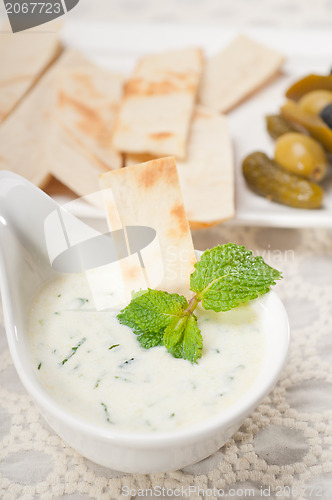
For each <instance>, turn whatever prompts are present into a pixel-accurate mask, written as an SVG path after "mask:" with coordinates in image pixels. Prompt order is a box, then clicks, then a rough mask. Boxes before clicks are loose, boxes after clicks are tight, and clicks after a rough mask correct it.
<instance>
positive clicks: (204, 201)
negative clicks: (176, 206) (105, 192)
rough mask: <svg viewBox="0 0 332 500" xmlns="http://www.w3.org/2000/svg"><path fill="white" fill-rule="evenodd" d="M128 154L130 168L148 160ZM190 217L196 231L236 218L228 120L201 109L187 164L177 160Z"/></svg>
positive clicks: (185, 203)
mask: <svg viewBox="0 0 332 500" xmlns="http://www.w3.org/2000/svg"><path fill="white" fill-rule="evenodd" d="M149 159H151V158H149V157H147V156H146V155H127V156H126V158H125V162H126V165H132V164H133V163H135V162H136V163H137V162H138V161H147V160H149ZM177 169H178V174H179V180H180V186H181V190H182V194H183V201H184V206H185V210H186V214H187V218H188V220H189V223H190V227H191V228H192V229H200V228H206V227H210V226H214V225H216V224H219V223H220V222H223V221H226V220H228V219H231V218H232V217H234V212H235V208H234V159H233V151H232V143H231V137H230V133H229V130H228V124H227V119H226V117H225V116H222V115H220V114H219V113H217V112H215V111H211V110H210V109H207V108H204V107H202V106H198V107H197V108H196V110H195V112H194V116H193V122H192V127H191V132H190V136H189V142H188V155H187V160H186V161H183V162H181V161H177Z"/></svg>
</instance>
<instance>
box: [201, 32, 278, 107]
mask: <svg viewBox="0 0 332 500" xmlns="http://www.w3.org/2000/svg"><path fill="white" fill-rule="evenodd" d="M283 60H284V57H283V56H282V55H281V54H279V52H276V51H275V50H272V49H270V48H268V47H265V46H264V45H262V44H260V43H258V42H256V41H255V40H252V39H251V38H248V37H247V36H244V35H240V36H238V37H237V38H236V39H235V40H234V41H233V42H232V43H231V44H230V45H229V46H228V47H226V48H225V49H224V50H222V51H221V52H219V53H218V54H216V55H215V56H214V57H212V58H211V59H210V60H209V61H207V64H206V69H205V73H204V75H203V79H202V85H201V89H200V102H201V103H202V104H203V105H204V106H207V107H209V108H211V109H214V110H216V111H220V112H223V113H225V112H227V111H229V110H231V109H232V108H234V107H235V106H236V105H237V104H239V103H240V102H241V101H243V100H244V99H245V98H247V97H248V96H250V95H251V94H252V93H254V92H255V91H256V90H258V89H259V88H261V87H262V86H263V85H264V84H266V83H267V82H268V81H270V79H271V78H272V77H273V76H276V75H277V73H278V71H279V69H280V67H281V65H282V63H283Z"/></svg>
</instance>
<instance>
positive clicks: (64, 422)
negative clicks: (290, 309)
mask: <svg viewBox="0 0 332 500" xmlns="http://www.w3.org/2000/svg"><path fill="white" fill-rule="evenodd" d="M55 208H57V204H56V202H55V201H54V200H52V199H51V198H50V197H48V196H47V195H46V194H45V193H43V192H42V191H41V190H39V189H38V188H36V187H35V186H33V185H32V184H30V183H29V182H28V181H26V180H25V179H23V178H22V177H19V176H18V175H15V174H13V173H10V172H6V171H2V172H0V270H1V291H2V301H3V308H4V319H5V326H6V331H7V337H8V343H9V347H10V352H11V355H12V358H13V361H14V365H15V367H16V370H17V372H18V374H19V376H20V378H21V381H22V383H23V384H24V386H25V388H26V390H27V391H28V393H29V394H30V395H31V397H32V398H33V399H34V400H35V402H36V404H37V405H38V407H39V409H40V411H41V413H42V415H43V416H44V417H45V419H46V420H47V422H48V423H49V425H50V426H51V427H52V428H53V429H54V430H55V432H56V433H57V434H59V436H61V437H62V438H63V439H64V441H66V442H67V443H68V444H69V445H70V446H72V447H73V448H74V449H75V450H77V451H78V452H79V453H81V454H82V455H84V456H85V457H87V458H89V459H90V460H92V461H94V462H96V463H98V464H101V465H103V466H105V467H110V468H112V469H116V470H120V471H124V472H129V473H152V472H166V471H171V470H172V471H174V470H177V469H179V468H181V467H184V466H187V465H189V464H193V463H195V462H198V461H200V460H202V459H204V458H206V457H207V456H209V455H211V454H212V453H214V452H215V451H216V450H218V449H219V448H220V447H221V446H223V445H224V444H225V443H226V441H227V440H228V439H229V438H230V437H231V436H232V434H233V433H234V432H235V431H236V430H237V429H238V428H239V426H240V425H241V423H242V421H243V420H244V418H245V417H247V416H248V415H249V414H250V412H251V411H253V409H254V408H255V407H256V406H257V405H258V404H259V403H260V401H261V400H262V399H263V398H264V397H265V396H266V395H267V394H268V393H269V392H270V391H271V389H272V388H273V387H274V385H275V383H276V381H277V379H278V377H279V375H280V372H281V370H282V368H283V366H284V363H285V361H286V358H287V352H288V345H289V326H288V319H287V314H286V311H285V309H284V306H283V304H282V303H281V301H280V299H279V298H278V296H277V295H276V294H275V292H272V291H271V292H269V293H268V294H267V295H265V296H264V298H263V305H264V308H263V325H264V328H265V329H266V331H267V348H266V353H265V359H264V361H263V366H262V369H261V372H260V374H259V376H258V378H257V379H256V381H255V383H254V384H253V386H252V387H251V388H250V390H249V391H248V392H247V393H246V394H245V395H244V397H243V398H241V399H240V400H239V401H237V402H236V403H235V404H234V405H233V406H231V407H230V408H228V409H227V410H225V411H224V412H223V413H222V414H217V415H215V416H214V417H213V418H211V419H209V420H206V421H203V422H201V423H200V424H197V425H195V426H193V427H190V428H188V429H184V430H179V431H174V432H164V433H162V432H158V433H157V432H156V433H149V434H138V433H129V432H128V433H124V432H114V431H111V430H108V429H105V428H100V427H98V426H96V425H93V424H90V423H87V422H85V421H83V420H80V419H79V418H77V417H75V416H73V415H71V414H70V413H69V412H68V411H66V410H65V409H63V408H62V407H60V406H59V405H58V404H57V403H56V402H55V401H54V400H53V399H52V398H51V397H50V396H49V394H47V393H46V391H45V390H44V389H43V388H42V386H41V385H40V383H39V381H38V380H37V378H36V376H35V374H34V372H33V367H32V363H31V359H30V353H29V345H28V330H27V323H28V315H29V309H30V306H31V302H32V300H33V297H34V295H35V293H36V292H37V291H38V290H39V289H40V287H41V285H42V284H43V283H44V282H45V281H46V280H49V279H50V278H51V277H52V276H54V275H56V272H55V271H54V270H53V269H52V268H51V266H50V263H49V258H48V254H47V249H46V243H45V236H44V221H45V218H46V217H47V215H49V214H50V213H51V212H52V211H53V210H54V209H55Z"/></svg>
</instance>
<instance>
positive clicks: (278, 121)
mask: <svg viewBox="0 0 332 500" xmlns="http://www.w3.org/2000/svg"><path fill="white" fill-rule="evenodd" d="M265 120H266V128H267V131H268V133H269V135H270V137H272V139H278V137H280V136H281V135H284V134H288V133H289V132H294V130H295V128H294V127H292V125H291V124H290V123H288V122H287V121H286V120H285V118H284V117H283V116H281V115H267V116H266V117H265Z"/></svg>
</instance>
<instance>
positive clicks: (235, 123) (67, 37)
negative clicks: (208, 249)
mask: <svg viewBox="0 0 332 500" xmlns="http://www.w3.org/2000/svg"><path fill="white" fill-rule="evenodd" d="M68 17H69V16H68ZM237 33H238V32H236V31H235V30H225V29H220V28H218V27H215V26H209V27H206V26H205V27H202V26H200V27H199V26H183V25H182V26H181V25H164V24H161V25H146V26H145V25H128V24H126V25H120V24H116V25H112V24H86V23H75V22H71V21H70V20H69V21H68V22H67V24H66V26H65V30H64V32H63V39H64V41H65V43H66V44H68V45H69V46H74V47H77V48H78V49H80V50H82V51H83V52H84V53H85V54H86V55H87V56H88V57H89V58H90V59H92V60H93V61H95V62H97V63H99V64H101V65H102V66H104V67H107V68H109V69H112V70H115V71H120V72H122V73H126V74H129V73H130V71H131V70H132V69H133V67H134V66H135V64H136V61H137V59H138V58H139V57H140V56H142V55H143V54H146V53H149V52H158V51H162V50H167V49H171V48H180V47H188V46H200V47H203V48H204V49H205V51H206V54H207V55H210V54H213V53H215V52H217V51H218V50H220V49H221V48H222V47H223V46H225V45H227V43H229V41H230V40H231V39H232V38H233V37H234V36H236V34H237ZM246 33H247V34H248V35H249V36H252V37H253V38H255V39H257V40H259V41H261V42H263V43H266V44H267V45H268V46H270V47H272V48H275V49H277V50H280V51H281V52H283V53H284V54H285V56H286V58H287V59H286V63H285V65H284V69H283V74H282V75H281V76H280V77H279V78H277V79H276V80H275V81H274V82H273V83H272V84H270V85H269V86H268V87H266V88H265V89H264V90H263V91H261V92H259V93H257V94H256V95H255V96H254V97H252V98H251V99H248V100H247V101H246V102H244V103H243V104H242V105H240V106H238V108H236V109H235V110H234V111H233V112H231V113H230V114H229V120H230V127H231V132H232V137H233V140H234V146H235V157H236V217H235V219H234V220H233V221H231V222H230V224H246V225H249V224H250V225H260V226H277V227H313V226H315V227H318V226H319V227H328V226H332V175H329V178H328V179H326V180H325V181H324V189H325V192H326V195H325V201H324V207H323V208H322V209H319V210H301V209H295V208H289V207H285V206H283V205H279V204H276V203H272V202H269V201H268V200H265V199H264V198H261V197H259V196H257V195H255V194H254V193H252V192H251V191H250V190H249V189H248V188H247V187H246V185H245V182H244V179H243V177H242V173H241V162H242V160H243V158H244V157H245V156H246V155H247V154H249V153H251V152H253V151H256V150H260V151H264V152H266V153H267V154H269V155H271V154H272V153H273V142H272V140H271V139H270V138H269V136H268V134H267V132H266V129H265V120H264V117H265V115H266V114H269V113H276V112H278V109H279V106H280V104H281V103H282V102H283V100H284V97H283V96H284V92H285V89H287V87H288V86H289V85H290V83H291V82H293V81H295V80H296V79H298V78H299V77H301V76H303V75H306V74H308V73H314V72H317V73H322V74H324V73H328V72H329V71H330V68H331V66H332V56H331V51H330V48H331V47H332V33H331V32H330V33H328V32H324V31H319V32H318V31H309V32H308V31H306V32H304V31H282V30H278V31H277V30H265V29H260V30H246ZM253 71H254V68H253ZM330 170H331V169H330ZM59 201H60V202H64V201H67V199H66V198H60V199H59ZM78 206H79V205H78ZM81 210H82V214H81V215H86V212H87V211H88V210H87V208H86V206H84V204H82V206H81Z"/></svg>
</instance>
